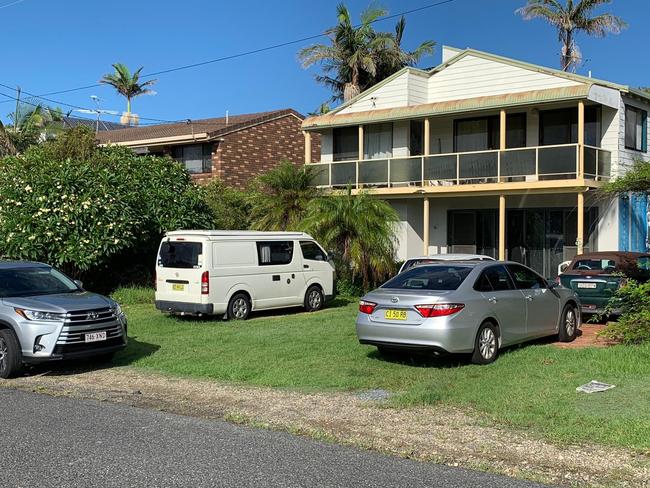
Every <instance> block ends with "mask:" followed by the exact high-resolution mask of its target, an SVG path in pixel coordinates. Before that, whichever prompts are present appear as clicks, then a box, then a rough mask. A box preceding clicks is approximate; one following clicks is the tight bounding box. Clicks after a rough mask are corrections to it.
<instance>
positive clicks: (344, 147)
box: [332, 126, 359, 161]
mask: <svg viewBox="0 0 650 488" xmlns="http://www.w3.org/2000/svg"><path fill="white" fill-rule="evenodd" d="M332 137H333V139H334V161H346V160H354V159H357V158H358V157H359V128H358V127H356V126H355V127H340V128H337V129H334V130H333V131H332Z"/></svg>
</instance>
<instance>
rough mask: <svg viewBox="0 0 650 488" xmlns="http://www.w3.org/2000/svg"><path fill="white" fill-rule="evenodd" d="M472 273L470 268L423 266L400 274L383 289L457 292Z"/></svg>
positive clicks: (385, 284)
mask: <svg viewBox="0 0 650 488" xmlns="http://www.w3.org/2000/svg"><path fill="white" fill-rule="evenodd" d="M471 271H472V268H471V267H470V266H443V265H435V266H421V267H416V268H412V269H410V270H408V271H405V272H404V273H402V274H398V275H397V276H396V277H395V278H393V279H391V280H389V281H387V282H386V283H384V284H383V285H382V286H381V287H382V288H393V289H401V290H455V289H457V288H458V287H459V286H460V284H461V283H462V282H463V281H465V278H467V275H468V274H469V273H470V272H471Z"/></svg>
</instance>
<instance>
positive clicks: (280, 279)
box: [256, 240, 305, 308]
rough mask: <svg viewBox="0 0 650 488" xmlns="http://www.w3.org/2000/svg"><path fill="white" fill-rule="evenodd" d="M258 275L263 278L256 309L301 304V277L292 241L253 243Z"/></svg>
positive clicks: (302, 286)
mask: <svg viewBox="0 0 650 488" xmlns="http://www.w3.org/2000/svg"><path fill="white" fill-rule="evenodd" d="M256 245H257V257H258V263H259V266H260V267H259V272H260V274H261V275H262V276H263V278H262V283H263V286H261V287H260V288H261V289H260V290H259V292H260V294H261V296H260V299H259V300H258V301H257V303H258V305H259V307H258V308H275V307H282V306H292V305H299V304H301V303H302V301H303V297H302V292H303V288H304V286H305V282H304V278H303V277H302V273H301V272H300V270H299V268H298V266H299V265H300V257H299V254H298V251H297V249H296V247H297V246H296V245H295V242H294V241H292V240H287V241H257V243H256Z"/></svg>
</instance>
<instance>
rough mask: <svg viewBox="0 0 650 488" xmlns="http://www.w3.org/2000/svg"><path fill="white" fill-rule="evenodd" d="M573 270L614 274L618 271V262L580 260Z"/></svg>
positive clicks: (607, 259)
mask: <svg viewBox="0 0 650 488" xmlns="http://www.w3.org/2000/svg"><path fill="white" fill-rule="evenodd" d="M573 269H575V270H578V271H604V272H611V273H613V272H614V271H615V270H616V261H614V260H613V259H609V258H603V259H578V260H577V261H576V262H575V263H574V264H573Z"/></svg>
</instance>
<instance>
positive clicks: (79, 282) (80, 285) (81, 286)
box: [74, 280, 84, 290]
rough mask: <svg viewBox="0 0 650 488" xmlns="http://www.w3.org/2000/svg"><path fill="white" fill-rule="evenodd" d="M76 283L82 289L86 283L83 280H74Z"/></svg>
mask: <svg viewBox="0 0 650 488" xmlns="http://www.w3.org/2000/svg"><path fill="white" fill-rule="evenodd" d="M74 284H75V285H77V286H78V287H79V289H80V290H83V289H84V284H83V282H82V281H81V280H74Z"/></svg>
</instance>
